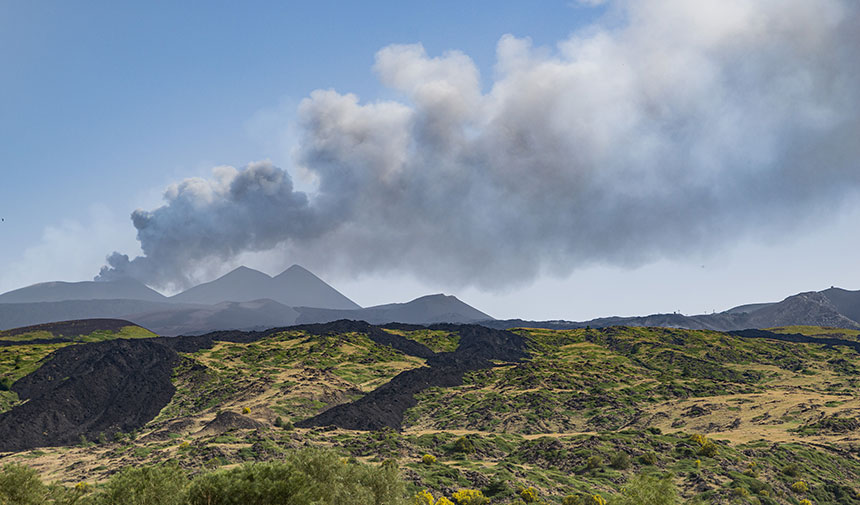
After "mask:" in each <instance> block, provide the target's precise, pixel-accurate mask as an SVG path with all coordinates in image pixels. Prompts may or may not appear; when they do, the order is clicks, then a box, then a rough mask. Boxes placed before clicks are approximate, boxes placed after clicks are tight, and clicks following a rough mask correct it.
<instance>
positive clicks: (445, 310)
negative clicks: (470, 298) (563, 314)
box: [296, 294, 492, 324]
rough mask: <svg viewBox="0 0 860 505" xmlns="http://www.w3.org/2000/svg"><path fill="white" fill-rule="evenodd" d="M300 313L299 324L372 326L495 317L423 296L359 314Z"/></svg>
mask: <svg viewBox="0 0 860 505" xmlns="http://www.w3.org/2000/svg"><path fill="white" fill-rule="evenodd" d="M296 310H298V311H299V313H300V314H301V315H300V316H299V318H298V320H297V323H299V324H305V323H325V322H330V321H337V320H339V319H354V320H361V321H367V322H368V323H371V324H384V323H391V322H398V323H409V324H432V323H440V322H445V323H474V322H477V321H486V320H492V317H490V316H488V315H487V314H485V313H483V312H481V311H480V310H478V309H476V308H474V307H472V306H470V305H468V304H466V303H463V302H461V301H460V300H458V299H457V297H455V296H450V295H443V294H438V295H428V296H422V297H421V298H416V299H415V300H412V301H411V302H408V303H390V304H387V305H377V306H375V307H367V308H365V309H358V310H321V309H316V308H312V307H296Z"/></svg>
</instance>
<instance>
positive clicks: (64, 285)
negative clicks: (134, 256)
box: [0, 279, 167, 303]
mask: <svg viewBox="0 0 860 505" xmlns="http://www.w3.org/2000/svg"><path fill="white" fill-rule="evenodd" d="M119 299H125V300H144V301H148V302H161V301H166V300H167V298H166V297H165V296H164V295H162V294H161V293H159V292H157V291H155V290H153V289H150V288H148V287H147V286H146V285H145V284H143V283H142V282H139V281H136V280H134V279H119V280H115V281H105V282H95V281H84V282H43V283H41V284H34V285H32V286H27V287H24V288H20V289H16V290H13V291H9V292H6V293H3V294H0V303H39V302H60V301H64V300H119Z"/></svg>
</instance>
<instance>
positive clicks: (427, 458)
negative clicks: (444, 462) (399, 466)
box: [421, 454, 436, 465]
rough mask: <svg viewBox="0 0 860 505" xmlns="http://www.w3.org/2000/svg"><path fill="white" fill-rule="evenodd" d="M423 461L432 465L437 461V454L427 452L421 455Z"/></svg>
mask: <svg viewBox="0 0 860 505" xmlns="http://www.w3.org/2000/svg"><path fill="white" fill-rule="evenodd" d="M421 462H422V463H424V464H425V465H432V464H433V463H435V462H436V456H434V455H432V454H425V455H423V456H421Z"/></svg>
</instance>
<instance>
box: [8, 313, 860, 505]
mask: <svg viewBox="0 0 860 505" xmlns="http://www.w3.org/2000/svg"><path fill="white" fill-rule="evenodd" d="M518 331H519V332H521V334H523V335H524V336H526V337H527V338H528V340H529V342H530V347H531V351H532V358H531V359H530V360H528V361H526V362H523V363H501V364H499V366H497V367H496V368H494V369H491V370H483V371H479V372H474V373H471V374H468V375H467V377H466V381H465V384H464V385H462V386H459V387H456V388H447V389H436V390H429V391H426V392H424V393H423V394H421V395H420V397H419V403H418V405H417V406H416V407H415V408H413V409H411V410H410V411H408V412H407V421H408V422H407V425H406V426H405V430H404V432H403V433H396V432H391V431H385V432H375V433H362V432H351V431H345V430H326V429H315V430H284V429H280V428H275V427H274V426H273V424H274V422H275V420H276V419H277V418H278V417H281V418H282V419H284V420H294V421H295V420H298V419H301V418H305V417H307V416H310V415H313V414H315V413H317V412H320V411H322V410H324V409H325V408H328V407H329V406H331V405H334V404H337V403H340V402H344V401H349V400H351V399H354V398H357V397H358V396H360V395H361V394H363V393H364V392H367V391H369V390H371V389H373V388H374V387H376V386H378V385H379V384H382V383H384V382H385V381H387V380H388V379H390V378H391V377H393V376H394V375H395V374H397V373H399V372H400V371H402V370H406V369H409V368H413V367H416V366H422V360H419V359H416V358H410V357H407V356H404V355H402V354H400V353H399V352H397V351H394V350H392V349H390V348H385V347H380V346H378V345H376V344H374V343H373V342H372V341H370V340H369V339H368V338H367V337H365V336H363V335H359V334H346V335H338V336H311V335H307V334H304V333H301V332H285V333H281V334H278V335H275V336H273V337H271V338H268V339H266V340H263V341H259V342H256V343H253V344H247V345H244V344H232V343H219V344H218V345H216V346H215V347H214V348H213V349H208V350H203V351H200V352H198V353H195V354H191V355H187V356H185V360H184V361H183V363H181V364H180V366H179V367H178V368H177V369H176V372H175V377H174V381H175V384H176V385H177V389H178V391H177V394H176V396H175V397H174V400H173V401H172V402H171V403H170V404H169V405H168V406H167V407H166V408H165V409H164V410H163V411H162V413H161V415H160V416H159V417H158V418H157V419H156V420H155V421H154V422H152V423H150V426H148V427H147V428H146V429H145V430H143V431H142V432H141V433H138V434H133V435H131V436H129V437H128V438H125V439H123V440H120V441H115V442H113V441H112V442H107V443H102V444H97V445H94V446H90V447H77V448H65V449H63V448H60V449H49V450H42V451H29V452H27V453H22V454H19V455H16V456H13V457H11V459H14V460H25V461H27V462H28V463H30V464H32V465H34V466H35V467H37V468H39V469H40V471H42V472H43V474H44V475H45V476H46V478H48V479H60V480H63V481H67V482H74V481H78V480H81V479H96V480H97V479H101V478H104V477H105V476H106V475H107V474H108V473H110V472H111V471H113V470H115V467H116V466H122V465H129V464H137V463H140V462H148V461H160V460H166V459H171V458H176V459H178V460H179V461H180V462H181V464H183V465H184V466H188V467H192V468H194V467H214V466H220V465H225V464H231V463H235V462H240V461H251V460H264V459H272V458H277V457H278V455H279V454H282V453H283V451H284V450H285V449H286V448H289V447H296V446H299V445H303V444H304V443H307V442H310V443H312V444H315V445H323V446H334V447H337V448H339V450H341V451H342V452H344V453H348V454H351V455H353V456H356V457H358V458H360V459H363V460H367V461H376V462H381V461H383V460H385V459H389V458H393V459H396V460H398V461H399V463H400V466H401V469H402V471H403V474H404V476H405V477H406V478H407V479H408V480H410V481H411V482H413V483H414V484H413V485H414V488H415V489H419V488H420V489H423V488H430V489H432V490H434V491H435V493H434V494H439V493H444V494H448V495H449V496H450V493H451V492H452V491H453V490H454V489H456V488H459V487H478V488H482V489H484V490H485V491H486V493H487V494H492V495H494V502H497V503H505V502H509V501H511V499H512V498H513V495H514V491H515V489H516V487H517V486H520V485H522V486H527V485H533V486H535V487H537V488H538V489H539V491H540V492H541V495H542V496H544V497H546V498H548V499H550V501H558V500H560V497H561V496H563V495H565V494H568V493H582V492H589V493H594V492H596V493H599V494H602V495H604V496H608V495H610V494H611V493H612V492H613V491H614V490H617V489H619V488H620V487H622V486H623V485H624V483H625V482H626V480H627V479H628V478H629V477H630V476H631V475H632V474H633V473H661V474H662V473H666V472H671V473H672V474H673V475H674V476H675V477H674V478H675V481H676V482H677V484H678V485H679V486H680V487H681V489H683V491H684V495H685V497H686V498H690V499H691V498H693V497H699V498H701V499H702V500H703V502H704V503H765V504H769V503H781V504H782V503H785V504H789V503H790V504H796V503H799V501H800V500H801V499H803V498H809V499H810V500H811V501H812V502H813V503H822V504H823V503H858V504H860V500H858V498H857V490H858V489H860V460H858V458H857V452H856V447H858V446H860V427H858V426H856V425H854V424H852V423H851V422H849V421H846V420H850V419H855V418H857V417H858V414H860V397H858V395H857V393H856V389H857V380H858V378H857V377H858V373H857V372H858V370H857V366H860V358H858V356H857V355H856V354H855V353H854V352H853V351H849V350H846V349H844V348H840V347H835V348H831V349H827V348H824V347H823V346H820V345H812V344H795V343H787V342H779V341H771V340H761V339H743V338H740V337H734V336H730V335H726V334H721V333H716V332H708V331H686V330H672V329H650V328H608V329H603V330H585V329H582V330H568V331H552V330H518ZM803 331H804V332H809V333H807V334H815V335H820V334H823V333H813V332H825V331H826V330H820V329H809V328H807V329H804V330H803ZM786 332H799V331H796V330H795V329H791V331H789V330H786ZM398 333H400V334H402V335H405V336H407V337H409V338H413V339H414V340H416V341H419V342H422V343H425V344H429V345H430V346H431V347H433V348H435V349H437V350H440V351H441V350H451V349H452V348H456V345H457V341H456V339H455V338H453V337H452V336H451V335H449V334H445V333H444V332H438V333H433V332H430V331H427V330H421V331H418V332H407V331H398ZM839 338H846V337H845V336H840V337H839ZM219 410H229V411H232V412H235V413H237V414H240V415H243V416H244V417H245V418H247V419H250V420H252V421H256V422H257V423H259V424H258V425H257V426H258V428H257V429H232V430H231V429H230V427H229V426H212V425H208V423H210V422H211V421H212V420H213V419H214V418H215V414H216V413H217V412H218V411H219ZM207 425H208V427H207ZM697 434H698V435H703V436H706V437H707V438H708V439H709V440H712V441H713V442H714V446H713V448H714V449H715V453H711V452H709V451H708V450H705V449H703V448H702V445H701V443H700V442H698V441H695V440H693V439H692V438H691V437H692V436H693V435H697ZM461 437H464V438H465V439H466V440H468V443H466V442H464V441H459V442H458V439H460V438H461ZM470 447H471V450H470ZM424 454H432V455H434V456H436V458H437V461H436V462H435V463H432V464H424V463H422V462H421V457H422V456H423V455H424ZM620 454H624V455H625V456H619V455H620ZM798 480H803V481H805V482H807V483H809V485H810V491H809V492H807V493H805V494H798V493H795V492H794V491H792V490H791V485H792V484H793V483H795V482H797V481H798Z"/></svg>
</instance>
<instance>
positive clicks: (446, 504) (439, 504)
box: [436, 496, 454, 505]
mask: <svg viewBox="0 0 860 505" xmlns="http://www.w3.org/2000/svg"><path fill="white" fill-rule="evenodd" d="M436 505H454V502H452V501H451V500H449V499H448V498H445V497H444V496H440V497H439V499H438V500H436Z"/></svg>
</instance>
